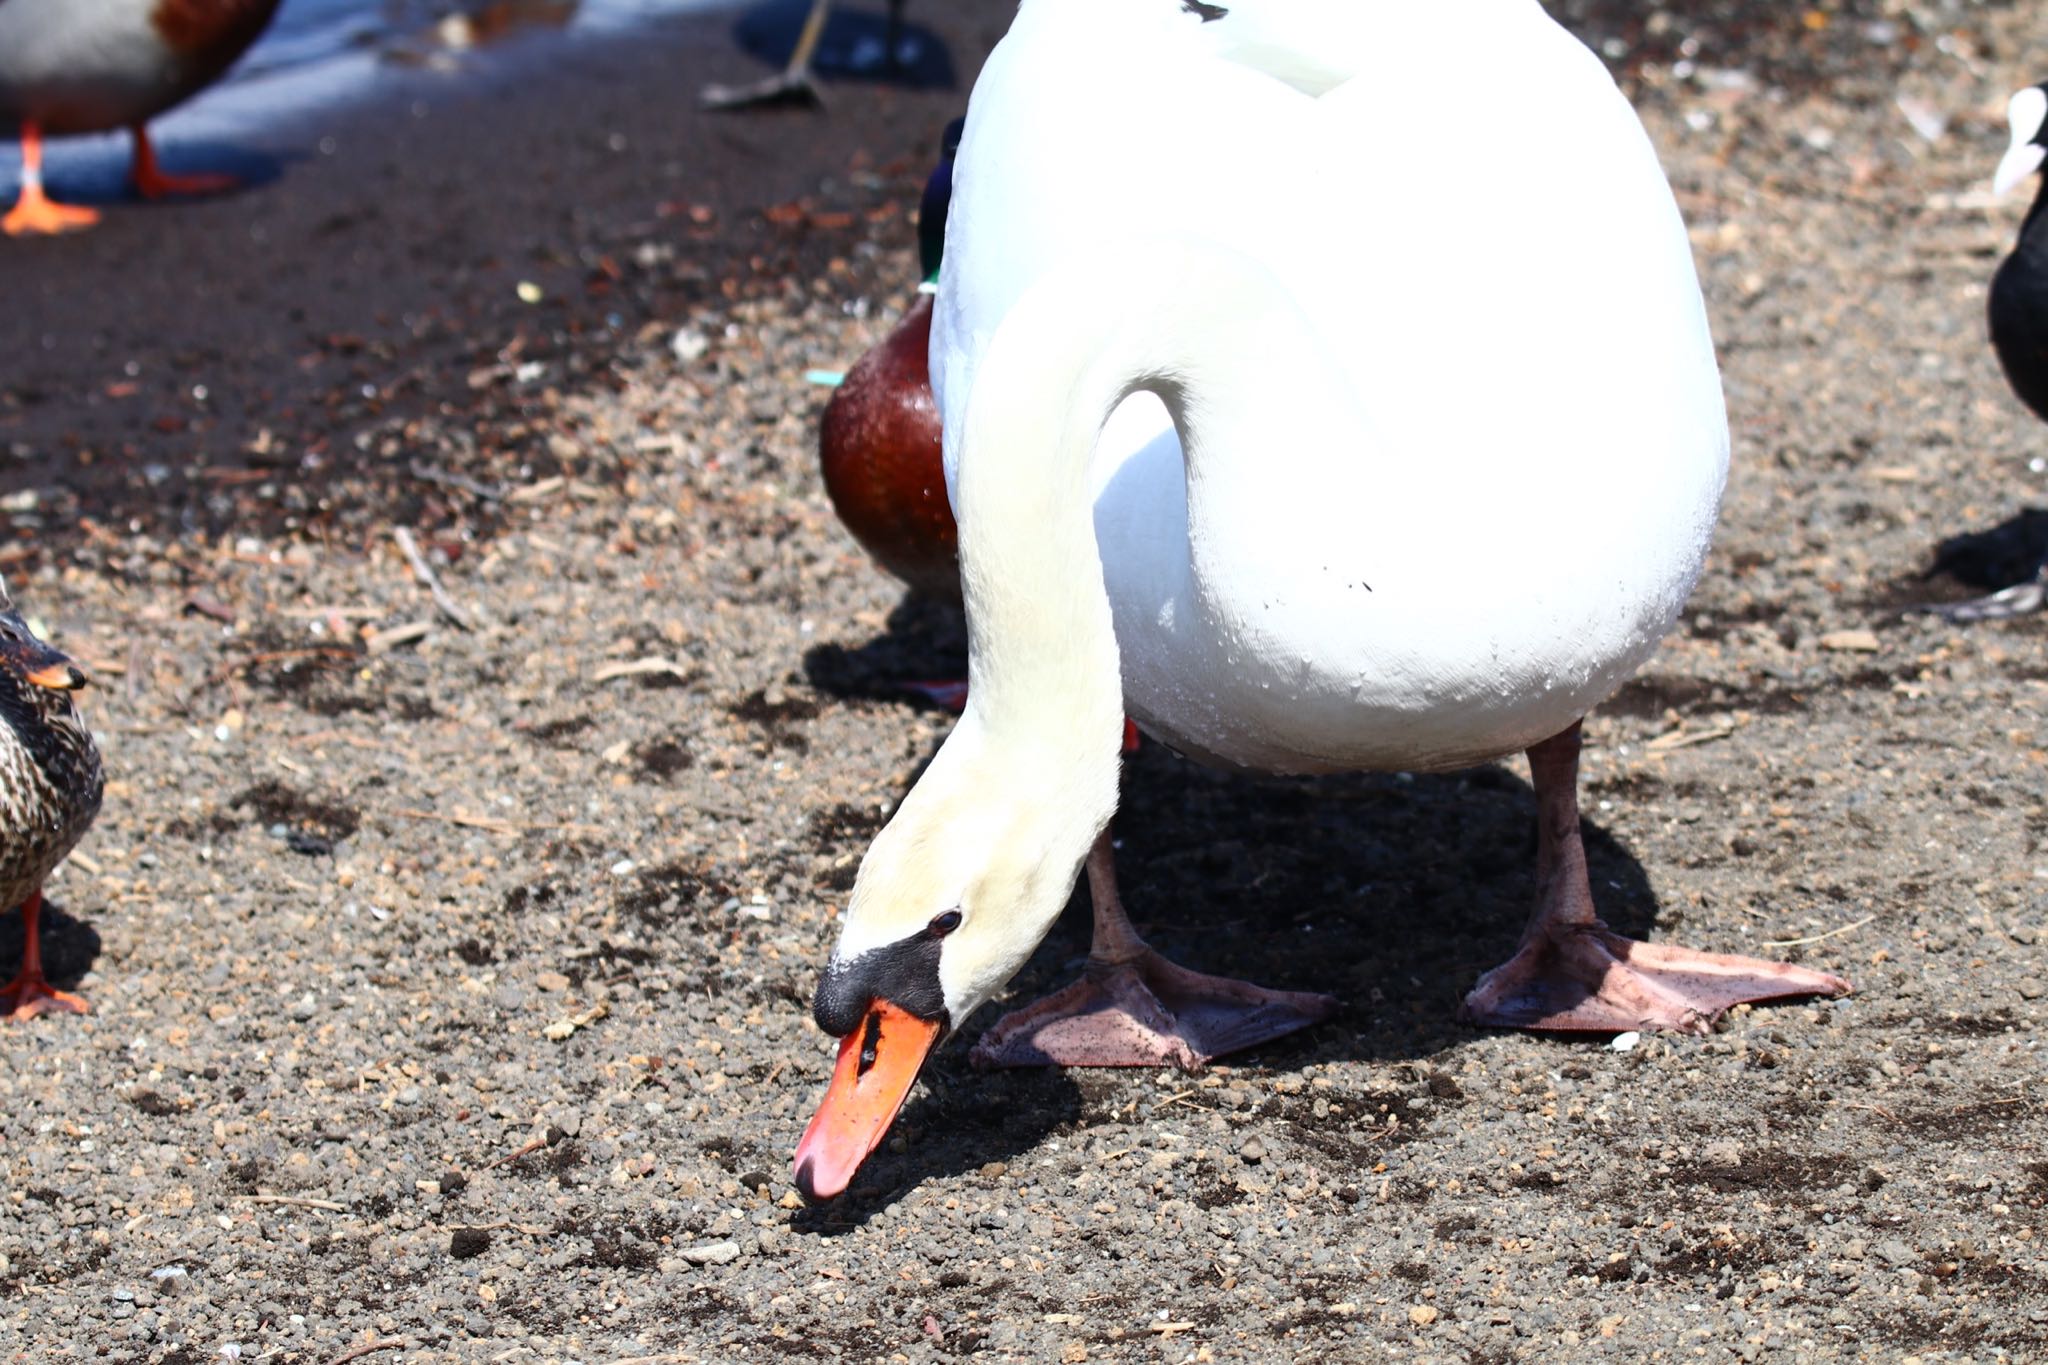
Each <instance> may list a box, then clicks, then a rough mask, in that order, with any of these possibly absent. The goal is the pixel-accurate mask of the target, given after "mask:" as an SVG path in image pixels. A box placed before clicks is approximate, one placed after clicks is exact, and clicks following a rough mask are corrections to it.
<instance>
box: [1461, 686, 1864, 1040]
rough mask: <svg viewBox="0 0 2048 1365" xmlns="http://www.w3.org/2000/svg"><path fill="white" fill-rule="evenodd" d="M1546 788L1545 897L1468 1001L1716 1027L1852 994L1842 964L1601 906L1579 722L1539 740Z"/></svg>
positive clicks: (1541, 855) (1579, 1022) (1515, 1013)
mask: <svg viewBox="0 0 2048 1365" xmlns="http://www.w3.org/2000/svg"><path fill="white" fill-rule="evenodd" d="M1529 778H1530V782H1531V783H1532V784H1533V785H1534V787H1535V788H1536V909H1535V912H1534V913H1533V914H1531V915H1530V917H1529V925H1528V927H1527V928H1526V929H1524V930H1523V931H1522V944H1521V947H1520V948H1518V949H1517V950H1516V952H1515V955H1514V956H1513V957H1511V958H1509V959H1508V960H1507V961H1506V962H1505V963H1502V964H1501V965H1500V966H1498V967H1495V968H1494V969H1493V970H1492V971H1490V972H1488V973H1487V974H1486V975H1485V976H1482V977H1481V978H1479V984H1478V985H1477V986H1474V987H1473V988H1472V992H1471V994H1469V995H1467V996H1466V997H1465V1002H1464V1004H1463V1005H1462V1006H1460V1007H1459V1010H1458V1017H1459V1018H1460V1019H1463V1020H1465V1021H1466V1022H1467V1023H1473V1024H1492V1025H1495V1026H1497V1027H1500V1028H1537V1029H1562V1030H1569V1031H1573V1032H1585V1033H1626V1032H1629V1031H1631V1030H1634V1029H1666V1030H1670V1031H1673V1032H1677V1033H1705V1032H1706V1031H1707V1030H1708V1028H1710V1027H1711V1026H1712V1025H1713V1022H1714V1020H1715V1019H1716V1018H1718V1017H1719V1016H1720V1015H1721V1014H1722V1013H1724V1012H1725V1011H1726V1010H1727V1009H1728V1008H1729V1007H1730V1006H1733V1005H1739V1004H1742V1003H1744V1002H1745V1001H1752V1000H1775V999H1778V998H1780V997H1782V996H1788V995H1846V994H1848V992H1849V990H1850V989H1851V988H1850V985H1849V983H1848V982H1846V981H1844V980H1843V979H1842V978H1841V977H1839V976H1830V975H1829V974H1827V973H1826V972H1816V971H1809V970H1808V969H1807V968H1805V967H1794V966H1790V965H1788V964H1786V963H1782V962H1765V961H1763V960H1762V959H1760V958H1754V957H1741V956H1737V955H1733V954H1724V953H1701V952H1694V951H1693V950H1692V949H1690V948H1674V947H1671V946H1670V945H1668V944H1662V943H1641V942H1638V941H1637V940H1635V939H1632V938H1627V937H1624V936H1623V935H1621V934H1617V933H1615V932H1614V931H1613V930H1612V929H1609V928H1608V927H1607V926H1606V925H1605V924H1603V923H1602V922H1601V920H1600V916H1599V915H1598V914H1597V913H1596V912H1595V911H1594V909H1593V890H1592V885H1591V883H1590V882H1589V881H1588V880H1587V876H1586V851H1585V846H1584V844H1583V842H1582V841H1581V840H1580V837H1579V726H1578V724H1577V723H1576V722H1575V723H1574V724H1573V725H1572V726H1571V728H1570V729H1568V730H1565V731H1563V732H1561V733H1559V734H1555V735H1552V736H1551V737H1550V738H1549V739H1546V740H1544V741H1543V742H1542V743H1541V744H1537V745H1534V746H1532V747H1531V748H1530V750H1529Z"/></svg>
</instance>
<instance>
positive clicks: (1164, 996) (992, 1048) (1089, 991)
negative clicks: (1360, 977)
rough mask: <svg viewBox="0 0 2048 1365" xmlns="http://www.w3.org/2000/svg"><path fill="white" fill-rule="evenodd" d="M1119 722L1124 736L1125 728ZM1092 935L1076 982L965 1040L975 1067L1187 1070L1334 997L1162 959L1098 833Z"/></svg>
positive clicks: (1298, 1020)
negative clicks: (1135, 924)
mask: <svg viewBox="0 0 2048 1365" xmlns="http://www.w3.org/2000/svg"><path fill="white" fill-rule="evenodd" d="M1125 724H1126V734H1127V736H1128V735H1129V734H1131V733H1134V732H1132V731H1130V730H1129V728H1128V726H1129V722H1125ZM1087 866H1088V896H1089V899H1090V900H1092V901H1093V902H1094V904H1095V937H1094V940H1093V942H1092V943H1091V945H1090V947H1089V952H1088V967H1087V971H1086V973H1085V974H1084V975H1083V976H1082V978H1081V979H1080V980H1079V981H1076V982H1075V983H1074V984H1073V985H1071V986H1069V987H1067V988H1066V989H1065V990H1063V991H1057V992H1055V993H1054V994H1052V995H1049V996H1047V997H1046V998H1045V999H1043V1000H1041V1001H1039V1002H1038V1003H1037V1004H1035V1005H1028V1006H1026V1007H1025V1008H1023V1009H1021V1010H1016V1011H1014V1012H1012V1013H1010V1014H1006V1015H1004V1016H1003V1017H1002V1018H1001V1019H999V1020H997V1021H996V1025H995V1027H994V1028H992V1029H990V1030H989V1031H988V1032H987V1033H985V1034H983V1035H982V1037H981V1041H980V1042H978V1043H976V1044H975V1045H974V1052H973V1055H972V1060H973V1062H974V1064H975V1065H976V1066H981V1067H995V1066H1177V1067H1180V1068H1181V1069H1182V1070H1185V1071H1193V1070H1195V1069H1196V1068H1198V1067H1200V1066H1202V1065H1203V1064H1204V1063H1206V1062H1207V1061H1208V1060H1209V1059H1210V1058H1212V1057H1221V1056H1223V1055H1224V1054H1225V1053H1230V1052H1238V1051H1241V1050H1243V1049H1245V1048H1248V1047H1255V1046H1257V1045H1258V1044H1260V1043H1265V1042H1270V1041H1272V1040H1273V1039H1275V1038H1279V1037H1283V1036H1285V1035H1286V1034H1289V1033H1292V1032H1294V1031H1295V1030H1296V1029H1302V1028H1307V1027H1308V1026H1309V1025H1310V1024H1318V1023H1321V1022H1322V1021H1323V1020H1325V1019H1328V1018H1329V1017H1330V1016H1331V1015H1333V1014H1335V1013H1336V1012H1337V1001H1336V1000H1334V999H1332V998H1331V997H1329V996H1327V995H1315V994H1311V993H1309V992H1306V991H1269V990H1267V989H1265V988H1264V987H1262V986H1254V985H1252V984H1251V983H1250V982H1248V981H1234V980H1232V979H1231V978H1229V977H1224V976H1207V975H1204V974H1203V973H1201V972H1194V971H1189V970H1188V969H1187V968H1186V967H1182V966H1180V965H1178V964H1176V963H1173V962H1169V961H1167V960H1166V959H1165V958H1163V957H1161V956H1160V955H1159V954H1158V953H1156V952H1154V951H1153V950H1152V949H1151V948H1149V947H1147V946H1146V945H1145V941H1144V940H1143V939H1141V938H1139V937H1138V934H1137V931H1136V930H1134V929H1133V928H1131V921H1130V919H1129V917H1128V916H1126V915H1125V914H1124V908H1123V901H1122V899H1121V898H1120V897H1119V896H1118V895H1117V889H1116V854H1115V852H1114V850H1113V849H1112V847H1111V845H1110V841H1109V833H1108V831H1107V830H1105V831H1104V832H1103V834H1102V836H1101V837H1100V838H1098V839H1097V840H1096V841H1095V847H1094V848H1092V849H1090V850H1089V852H1088V865H1087Z"/></svg>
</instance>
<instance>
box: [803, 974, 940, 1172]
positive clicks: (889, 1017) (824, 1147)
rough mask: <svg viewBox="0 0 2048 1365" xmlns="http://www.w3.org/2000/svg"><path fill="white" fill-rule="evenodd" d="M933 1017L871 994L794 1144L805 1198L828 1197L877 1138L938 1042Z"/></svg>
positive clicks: (877, 1143)
mask: <svg viewBox="0 0 2048 1365" xmlns="http://www.w3.org/2000/svg"><path fill="white" fill-rule="evenodd" d="M940 1031H941V1030H940V1026H939V1021H938V1020H936V1019H920V1018H918V1017H917V1016H916V1015H914V1014H912V1013H910V1012H909V1011H907V1010H904V1009H901V1008H899V1007H897V1006H895V1005H892V1004H890V1003H889V1002H888V1001H886V1000H877V1001H875V1002H874V1004H872V1005H870V1006H869V1007H868V1012H867V1017H866V1018H865V1019H863V1020H862V1021H861V1026H860V1027H859V1028H857V1029H855V1030H854V1031H853V1032H852V1033H849V1034H847V1035H846V1036H845V1037H844V1038H842V1039H840V1040H839V1063H838V1065H837V1066H835V1067H833V1069H832V1084H831V1086H830V1087H828V1088H827V1089H826V1091H825V1099H824V1102H823V1103H822V1104H820V1105H819V1106H818V1112H817V1114H816V1116H815V1117H813V1118H812V1119H811V1124H810V1127H808V1128H806V1129H804V1135H803V1139H802V1141H800V1142H798V1143H797V1145H796V1187H797V1189H798V1190H799V1191H801V1192H802V1194H803V1196H804V1198H806V1199H832V1198H835V1197H837V1196H838V1195H840V1194H842V1193H844V1192H845V1190H846V1187H847V1186H848V1185H850V1184H852V1183H853V1176H854V1172H856V1171H858V1170H859V1169H860V1164H861V1163H862V1162H863V1161H866V1160H867V1159H868V1153H869V1152H872V1151H874V1150H875V1148H877V1147H879V1146H880V1145H881V1143H882V1138H883V1137H884V1136H885V1135H886V1134H887V1133H888V1131H889V1125H890V1124H891V1123H892V1122H894V1121H895V1118H896V1111H897V1110H899V1109H901V1108H902V1107H903V1101H904V1100H905V1099H906V1098H907V1097H908V1096H909V1094H910V1087H911V1085H912V1083H913V1082H915V1081H916V1080H917V1073H918V1072H919V1071H920V1070H921V1069H923V1067H924V1059H925V1057H926V1056H928V1055H929V1054H930V1052H931V1050H932V1046H933V1045H934V1044H935V1043H937V1042H938V1041H939V1033H940Z"/></svg>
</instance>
